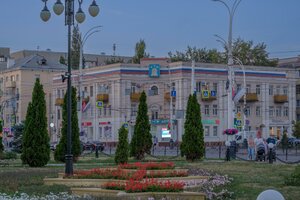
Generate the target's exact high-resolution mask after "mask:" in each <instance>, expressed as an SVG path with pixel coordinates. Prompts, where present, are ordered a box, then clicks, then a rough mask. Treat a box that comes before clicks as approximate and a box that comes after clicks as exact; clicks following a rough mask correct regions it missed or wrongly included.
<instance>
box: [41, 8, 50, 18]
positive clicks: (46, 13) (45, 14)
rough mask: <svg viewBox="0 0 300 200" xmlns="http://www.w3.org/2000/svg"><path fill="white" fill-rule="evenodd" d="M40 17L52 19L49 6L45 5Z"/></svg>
mask: <svg viewBox="0 0 300 200" xmlns="http://www.w3.org/2000/svg"><path fill="white" fill-rule="evenodd" d="M40 17H41V19H42V20H43V21H44V22H46V21H48V20H49V19H50V17H51V13H50V11H49V10H48V8H47V6H45V7H44V9H43V10H42V11H41V13H40Z"/></svg>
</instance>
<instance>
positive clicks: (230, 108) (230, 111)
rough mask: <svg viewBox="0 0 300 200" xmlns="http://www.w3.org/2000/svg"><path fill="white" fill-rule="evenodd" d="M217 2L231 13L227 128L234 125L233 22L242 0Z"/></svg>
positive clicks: (219, 0) (227, 44)
mask: <svg viewBox="0 0 300 200" xmlns="http://www.w3.org/2000/svg"><path fill="white" fill-rule="evenodd" d="M212 1H216V2H220V3H222V4H224V6H225V7H226V8H227V10H228V13H229V34H228V42H227V43H226V47H227V51H228V61H227V65H228V83H229V84H228V89H227V97H228V102H227V105H228V119H227V120H228V121H227V128H232V127H233V101H232V89H233V78H234V74H233V70H232V66H233V56H232V22H233V16H234V13H235V11H236V9H237V7H238V5H239V4H240V2H241V1H242V0H234V3H233V5H232V6H231V7H230V6H229V5H228V4H227V3H226V2H225V1H224V0H212Z"/></svg>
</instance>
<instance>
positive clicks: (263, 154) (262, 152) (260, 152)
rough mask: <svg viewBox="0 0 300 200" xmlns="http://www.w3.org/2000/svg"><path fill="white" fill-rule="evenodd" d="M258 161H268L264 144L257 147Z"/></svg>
mask: <svg viewBox="0 0 300 200" xmlns="http://www.w3.org/2000/svg"><path fill="white" fill-rule="evenodd" d="M255 160H256V161H263V160H264V161H266V149H265V145H264V144H263V143H259V144H258V145H257V146H256V159H255Z"/></svg>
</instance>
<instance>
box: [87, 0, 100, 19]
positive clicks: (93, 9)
mask: <svg viewBox="0 0 300 200" xmlns="http://www.w3.org/2000/svg"><path fill="white" fill-rule="evenodd" d="M99 10H100V9H99V6H98V5H97V4H96V1H95V0H93V2H92V4H91V5H90V7H89V13H90V15H91V16H92V17H96V16H97V15H98V14H99Z"/></svg>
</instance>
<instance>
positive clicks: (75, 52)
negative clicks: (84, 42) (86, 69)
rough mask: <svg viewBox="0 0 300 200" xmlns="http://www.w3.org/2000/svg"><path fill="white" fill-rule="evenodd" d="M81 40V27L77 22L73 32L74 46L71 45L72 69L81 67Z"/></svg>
mask: <svg viewBox="0 0 300 200" xmlns="http://www.w3.org/2000/svg"><path fill="white" fill-rule="evenodd" d="M80 41H81V35H80V31H79V27H78V24H77V25H75V26H74V28H73V34H72V47H71V66H72V69H79V59H80Z"/></svg>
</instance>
